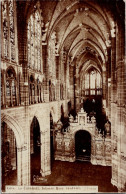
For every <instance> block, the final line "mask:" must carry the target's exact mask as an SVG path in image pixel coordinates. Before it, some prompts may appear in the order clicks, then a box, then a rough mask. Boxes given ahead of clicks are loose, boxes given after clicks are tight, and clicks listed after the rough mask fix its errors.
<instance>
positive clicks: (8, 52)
mask: <svg viewBox="0 0 126 194" xmlns="http://www.w3.org/2000/svg"><path fill="white" fill-rule="evenodd" d="M14 18H15V17H14V1H13V0H8V1H7V0H3V1H2V30H3V57H4V58H5V59H10V60H11V61H15V59H16V58H15V55H16V53H15V38H16V37H15V25H14V22H15V21H14Z"/></svg>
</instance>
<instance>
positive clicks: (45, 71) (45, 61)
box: [42, 43, 49, 102]
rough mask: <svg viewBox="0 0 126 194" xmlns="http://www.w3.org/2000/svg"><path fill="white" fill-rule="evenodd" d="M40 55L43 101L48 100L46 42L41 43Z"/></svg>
mask: <svg viewBox="0 0 126 194" xmlns="http://www.w3.org/2000/svg"><path fill="white" fill-rule="evenodd" d="M42 57H43V73H44V76H45V78H44V81H43V86H44V90H43V91H44V101H45V102H49V80H48V53H47V43H43V44H42Z"/></svg>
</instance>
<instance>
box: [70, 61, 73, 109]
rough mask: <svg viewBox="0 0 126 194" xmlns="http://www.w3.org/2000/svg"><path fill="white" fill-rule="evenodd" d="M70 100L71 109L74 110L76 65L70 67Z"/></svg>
mask: <svg viewBox="0 0 126 194" xmlns="http://www.w3.org/2000/svg"><path fill="white" fill-rule="evenodd" d="M70 99H71V108H72V109H74V65H73V64H71V65H70Z"/></svg>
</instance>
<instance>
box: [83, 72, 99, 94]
mask: <svg viewBox="0 0 126 194" xmlns="http://www.w3.org/2000/svg"><path fill="white" fill-rule="evenodd" d="M101 91H102V79H101V74H100V73H99V72H98V71H97V70H96V69H94V68H93V69H90V70H89V71H88V72H87V73H86V74H85V95H101V94H102V93H101Z"/></svg>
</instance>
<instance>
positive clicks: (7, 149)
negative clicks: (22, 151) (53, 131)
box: [1, 122, 17, 190]
mask: <svg viewBox="0 0 126 194" xmlns="http://www.w3.org/2000/svg"><path fill="white" fill-rule="evenodd" d="M1 136H2V140H1V151H2V152H1V156H2V157H1V163H2V169H1V170H2V190H4V189H5V185H17V145H16V137H15V135H14V132H13V130H12V129H11V128H10V127H9V126H8V125H7V124H6V123H5V122H2V124H1Z"/></svg>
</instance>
